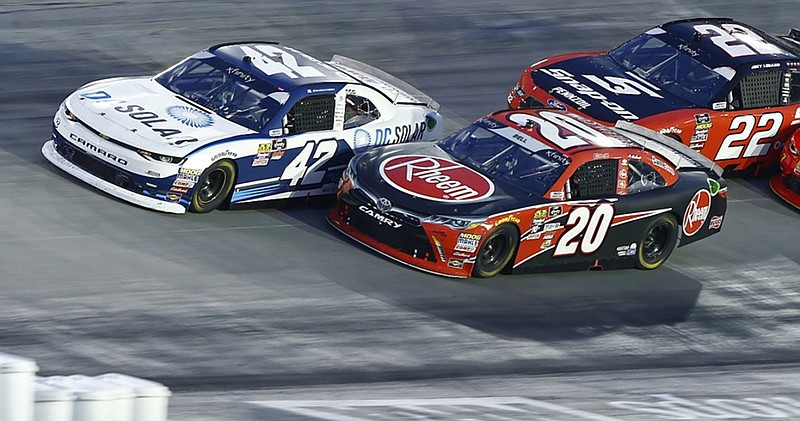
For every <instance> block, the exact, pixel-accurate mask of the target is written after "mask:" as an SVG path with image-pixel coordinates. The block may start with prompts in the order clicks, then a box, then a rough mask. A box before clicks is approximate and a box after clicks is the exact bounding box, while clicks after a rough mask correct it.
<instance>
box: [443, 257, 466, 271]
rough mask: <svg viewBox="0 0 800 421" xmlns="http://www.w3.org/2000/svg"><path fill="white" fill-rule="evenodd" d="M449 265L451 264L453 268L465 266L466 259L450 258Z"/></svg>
mask: <svg viewBox="0 0 800 421" xmlns="http://www.w3.org/2000/svg"><path fill="white" fill-rule="evenodd" d="M447 266H450V267H451V268H456V269H460V268H462V267H464V261H463V260H461V259H450V260H448V261H447Z"/></svg>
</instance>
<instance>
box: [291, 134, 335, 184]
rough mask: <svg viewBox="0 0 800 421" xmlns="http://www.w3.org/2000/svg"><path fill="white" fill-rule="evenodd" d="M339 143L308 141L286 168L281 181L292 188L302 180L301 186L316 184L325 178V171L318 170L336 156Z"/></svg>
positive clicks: (332, 140) (327, 140)
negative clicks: (286, 182) (286, 181)
mask: <svg viewBox="0 0 800 421" xmlns="http://www.w3.org/2000/svg"><path fill="white" fill-rule="evenodd" d="M338 146H339V142H338V141H337V140H336V139H325V140H321V141H320V142H319V143H317V142H314V141H310V142H307V143H306V144H305V146H303V149H302V150H301V151H300V153H299V154H297V156H296V157H295V158H294V159H293V160H292V162H290V163H289V165H287V166H286V169H285V170H283V174H282V175H281V180H289V185H290V186H292V187H294V186H296V185H297V183H298V182H300V180H301V179H302V180H303V181H302V182H301V183H300V185H301V186H305V185H308V184H317V183H319V182H321V181H322V178H323V177H324V176H325V172H326V170H325V169H320V167H322V166H323V165H325V163H326V162H328V161H329V160H330V159H331V158H333V156H334V155H335V154H336V148H337V147H338Z"/></svg>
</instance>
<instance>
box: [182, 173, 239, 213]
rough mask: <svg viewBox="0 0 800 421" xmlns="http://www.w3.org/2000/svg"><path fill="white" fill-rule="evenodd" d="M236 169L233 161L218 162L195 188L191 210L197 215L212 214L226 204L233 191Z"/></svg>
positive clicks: (204, 174) (203, 175) (201, 178)
mask: <svg viewBox="0 0 800 421" xmlns="http://www.w3.org/2000/svg"><path fill="white" fill-rule="evenodd" d="M235 175H236V167H235V166H234V165H233V163H232V162H231V161H228V160H222V161H217V162H215V163H214V164H212V165H211V166H210V167H208V168H207V169H206V170H205V171H204V172H203V174H202V175H201V176H200V179H199V180H198V182H197V184H196V185H195V187H194V193H193V194H192V201H191V203H190V204H189V210H190V211H192V212H196V213H206V212H211V211H212V210H214V209H216V208H218V207H219V205H221V204H222V203H223V202H225V199H227V198H228V195H229V194H230V193H231V190H233V182H234V178H235V177H234V176H235Z"/></svg>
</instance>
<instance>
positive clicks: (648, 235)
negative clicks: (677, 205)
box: [636, 214, 678, 269]
mask: <svg viewBox="0 0 800 421" xmlns="http://www.w3.org/2000/svg"><path fill="white" fill-rule="evenodd" d="M677 243H678V220H677V219H675V217H674V216H672V215H671V214H667V215H662V216H660V217H658V218H657V219H656V220H655V221H653V222H651V223H650V225H648V226H647V228H646V229H645V230H644V235H643V236H642V239H641V241H639V248H638V250H636V257H637V259H636V267H637V268H639V269H655V268H657V267H659V266H661V265H662V264H663V263H664V262H665V261H666V260H667V258H668V257H669V255H670V254H672V250H674V249H675V246H676V245H677Z"/></svg>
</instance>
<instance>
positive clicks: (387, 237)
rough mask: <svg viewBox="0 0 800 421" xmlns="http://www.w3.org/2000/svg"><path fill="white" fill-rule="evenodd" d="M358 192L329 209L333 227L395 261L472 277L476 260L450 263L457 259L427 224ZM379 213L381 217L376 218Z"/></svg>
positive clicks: (442, 272)
mask: <svg viewBox="0 0 800 421" xmlns="http://www.w3.org/2000/svg"><path fill="white" fill-rule="evenodd" d="M357 192H358V190H357V189H353V190H350V191H349V192H347V193H344V194H342V195H340V197H339V199H338V201H337V204H336V206H334V207H333V208H331V209H330V210H329V212H328V222H330V224H331V225H332V226H333V227H334V228H336V229H338V230H339V231H341V232H342V233H343V234H345V235H347V236H348V237H350V238H352V239H353V240H355V241H357V242H359V243H361V244H363V245H365V246H367V247H369V248H371V249H373V250H375V251H376V252H378V253H380V254H382V255H384V256H386V257H388V258H390V259H392V260H395V261H397V262H400V263H402V264H405V265H408V266H411V267H413V268H416V269H418V270H421V271H423V272H428V273H433V274H437V275H443V276H449V277H453V278H467V277H469V276H470V272H471V268H472V263H474V260H473V261H472V262H464V261H463V260H458V262H459V263H460V264H459V265H458V266H459V267H453V266H451V265H452V264H453V262H452V261H453V260H454V259H452V255H451V253H449V252H448V251H446V250H445V249H444V248H443V247H442V245H441V244H436V242H435V241H433V240H432V239H431V237H430V235H429V233H428V232H427V231H426V229H425V226H424V223H421V221H419V220H416V218H415V217H413V216H409V215H407V216H403V215H401V214H400V213H399V212H388V213H387V212H380V211H379V210H378V209H377V208H376V207H375V206H374V204H373V203H372V202H371V201H369V200H364V199H363V198H361V197H360V195H359V194H358V193H357ZM376 213H377V214H379V215H381V217H380V218H382V219H377V218H376V217H375V216H374V215H375V214H376ZM389 220H390V221H392V222H387V221H389ZM392 224H395V225H396V224H399V225H400V226H399V227H394V226H393V225H392ZM443 256H444V257H443Z"/></svg>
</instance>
